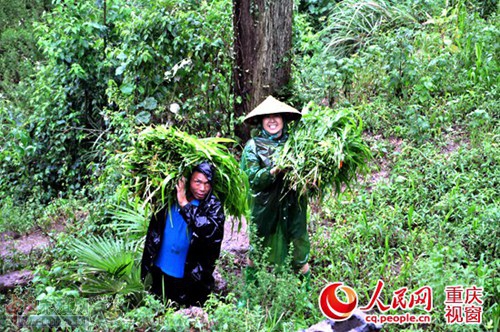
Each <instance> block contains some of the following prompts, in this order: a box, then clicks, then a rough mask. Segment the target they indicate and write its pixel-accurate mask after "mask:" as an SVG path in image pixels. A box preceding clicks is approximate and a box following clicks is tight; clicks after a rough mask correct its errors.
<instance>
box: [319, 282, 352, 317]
mask: <svg viewBox="0 0 500 332" xmlns="http://www.w3.org/2000/svg"><path fill="white" fill-rule="evenodd" d="M337 289H339V290H341V291H343V292H344V294H345V295H346V297H347V301H346V302H344V301H341V300H340V299H339V298H338V296H337ZM357 305H358V296H357V294H356V292H355V291H354V289H352V288H351V287H348V286H344V284H343V283H342V282H336V283H333V284H329V285H327V286H326V287H325V288H323V290H322V291H321V293H320V294H319V307H320V309H321V312H322V313H323V315H325V316H326V317H327V318H330V319H332V320H336V321H343V320H346V319H348V318H349V317H351V315H352V313H353V311H354V309H356V306H357Z"/></svg>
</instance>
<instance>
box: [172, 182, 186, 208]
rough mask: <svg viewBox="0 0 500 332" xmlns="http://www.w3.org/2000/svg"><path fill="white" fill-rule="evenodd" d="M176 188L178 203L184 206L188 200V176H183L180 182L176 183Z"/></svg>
mask: <svg viewBox="0 0 500 332" xmlns="http://www.w3.org/2000/svg"><path fill="white" fill-rule="evenodd" d="M175 189H177V203H179V205H180V206H181V207H184V205H186V204H187V203H189V202H188V200H187V198H186V178H185V177H182V178H181V179H180V180H179V182H177V184H176V185H175Z"/></svg>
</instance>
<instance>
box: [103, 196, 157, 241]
mask: <svg viewBox="0 0 500 332" xmlns="http://www.w3.org/2000/svg"><path fill="white" fill-rule="evenodd" d="M111 214H112V219H113V220H114V221H115V222H114V223H113V224H112V227H113V229H115V230H116V231H117V232H118V234H119V235H122V236H124V235H127V237H129V236H130V235H131V236H132V237H133V238H134V239H140V238H142V237H144V236H145V235H146V233H147V231H148V225H149V219H150V217H151V205H150V204H148V203H146V204H141V202H140V201H139V200H136V201H135V202H133V203H129V205H128V206H118V205H117V206H115V210H114V211H112V212H111Z"/></svg>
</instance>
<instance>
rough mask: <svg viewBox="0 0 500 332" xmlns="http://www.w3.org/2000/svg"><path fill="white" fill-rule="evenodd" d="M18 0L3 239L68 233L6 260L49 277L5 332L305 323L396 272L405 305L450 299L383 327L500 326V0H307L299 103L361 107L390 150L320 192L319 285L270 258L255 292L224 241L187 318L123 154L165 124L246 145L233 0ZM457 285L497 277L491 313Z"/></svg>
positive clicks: (0, 22) (16, 294) (14, 303)
mask: <svg viewBox="0 0 500 332" xmlns="http://www.w3.org/2000/svg"><path fill="white" fill-rule="evenodd" d="M19 3H21V2H20V1H18V2H13V3H12V4H9V3H7V2H6V1H0V7H1V8H0V9H2V10H3V11H1V12H0V40H1V42H2V44H0V69H1V72H2V76H1V77H0V78H1V81H0V232H1V234H2V236H3V237H4V239H5V238H6V239H7V240H11V238H12V237H15V236H19V235H21V234H27V233H30V232H33V231H37V232H43V233H50V232H51V231H52V230H53V229H54V227H55V225H57V226H58V227H59V228H60V229H61V228H63V229H64V231H62V232H57V233H50V236H51V242H50V246H49V247H48V249H46V250H45V251H43V252H42V253H41V254H37V255H33V256H30V255H28V256H26V257H24V256H18V257H17V258H16V257H13V258H8V257H4V256H2V261H1V263H2V272H3V273H7V272H9V271H12V270H15V269H20V268H23V267H24V268H27V269H32V270H34V271H35V277H34V279H33V281H32V283H31V284H30V285H29V286H28V287H24V288H17V289H16V290H14V291H11V292H6V293H2V294H0V303H1V304H2V307H1V309H0V326H1V327H2V330H5V331H7V330H8V331H14V330H19V329H24V330H27V329H28V328H29V327H34V328H35V329H37V328H40V329H41V328H42V327H44V326H49V325H50V326H53V327H56V328H59V329H66V328H68V329H73V330H80V331H87V330H102V329H106V330H120V331H121V330H124V331H130V330H164V331H185V330H188V329H190V328H192V329H195V330H202V331H204V330H213V331H271V330H275V331H296V330H300V329H304V328H307V327H308V326H311V325H313V324H315V323H317V322H319V321H320V320H322V319H323V318H324V317H323V316H322V314H321V312H320V310H319V307H318V296H319V293H320V291H321V289H323V287H325V286H326V285H327V284H328V283H331V282H336V281H340V282H344V283H345V284H346V285H349V286H350V287H352V288H353V289H355V290H356V292H357V294H358V297H359V304H360V305H365V304H367V303H368V301H369V299H370V297H371V295H372V294H373V291H374V289H375V286H376V284H377V282H378V281H379V280H383V281H384V283H385V286H384V288H383V291H382V295H381V299H382V301H383V302H384V303H386V304H387V303H390V300H391V298H392V295H393V292H394V291H396V290H398V289H400V288H403V287H408V290H409V292H412V291H415V290H417V289H419V288H420V287H423V286H430V287H432V290H433V296H434V301H433V303H434V309H433V310H432V312H431V313H430V314H431V315H432V322H431V323H430V324H404V325H397V324H386V325H385V327H384V330H387V331H403V330H405V331H438V332H439V331H443V332H444V331H498V330H499V328H500V306H499V303H500V288H499V285H500V273H499V271H500V258H499V249H500V248H499V246H500V245H499V242H500V241H499V240H498V239H499V238H500V209H499V206H500V201H499V197H500V195H499V189H498V188H500V167H499V158H500V157H499V156H500V147H499V138H500V131H499V128H500V126H499V118H500V116H499V115H500V113H499V109H500V95H499V91H498V83H499V82H498V80H499V76H498V72H499V63H498V61H499V59H500V57H499V54H500V52H499V51H500V44H499V43H498V40H499V35H500V27H499V20H498V3H497V2H496V1H487V0H485V1H482V0H481V1H480V0H477V1H464V0H457V1H445V0H418V1H388V0H374V1H351V0H346V1H341V2H338V3H335V2H331V1H312V0H304V1H300V2H296V6H295V8H294V27H293V29H294V31H293V33H294V40H293V49H292V50H293V54H292V55H293V62H294V65H293V73H292V77H293V79H292V82H291V83H290V86H289V87H288V88H289V89H290V94H291V96H292V97H291V99H290V100H289V101H290V102H291V103H292V104H294V105H302V106H305V105H307V104H308V103H309V102H311V101H312V102H314V103H316V104H317V105H322V106H325V107H329V108H332V109H334V110H347V111H349V112H352V113H353V114H354V113H355V114H357V115H358V116H359V117H360V119H362V121H363V125H364V126H363V128H364V133H363V139H364V140H365V142H366V143H367V144H368V145H369V147H370V150H371V154H373V156H374V159H373V160H372V162H371V163H370V164H369V165H368V166H369V169H370V170H369V172H368V174H366V175H365V176H364V177H362V176H358V178H359V183H358V184H357V185H355V186H353V187H352V188H351V190H343V191H342V193H340V194H338V195H335V196H328V197H323V200H322V202H319V201H312V202H311V208H310V210H309V220H310V223H309V234H310V236H311V242H312V243H311V260H310V264H311V267H312V279H311V282H310V284H309V285H305V283H304V280H301V279H300V278H298V277H297V276H296V275H295V274H293V273H290V269H288V268H287V267H283V268H270V267H268V266H265V265H266V264H265V263H264V261H265V259H264V258H262V261H256V264H257V266H258V267H260V268H259V269H258V272H257V278H256V280H257V281H256V283H251V284H246V283H245V282H244V279H245V278H244V273H245V265H246V264H245V263H244V261H245V259H244V257H240V256H241V253H235V252H228V251H225V252H223V253H222V255H221V258H220V262H219V264H218V271H219V273H220V275H221V280H222V281H221V282H220V284H221V285H222V286H221V289H218V290H217V291H216V292H215V293H214V294H213V295H212V297H211V298H210V299H209V301H208V302H207V303H206V305H205V307H204V308H203V309H204V313H197V312H195V311H191V312H190V313H189V314H187V315H186V314H182V313H181V312H176V308H175V306H173V305H172V304H171V303H162V302H161V301H158V300H157V299H155V298H154V297H153V296H151V295H150V294H149V293H147V292H146V291H145V288H144V285H143V284H142V283H141V282H140V278H139V274H138V260H139V258H140V256H141V250H142V246H143V240H144V235H145V232H146V229H147V225H148V222H149V217H150V214H151V206H149V205H148V204H144V203H143V202H142V201H141V200H139V199H134V198H133V197H132V198H130V197H127V198H126V199H124V197H125V196H124V195H123V192H120V191H119V188H121V187H120V185H121V184H122V182H123V180H124V179H123V178H122V174H121V173H120V172H119V169H120V167H121V164H120V163H121V161H120V160H119V158H116V156H117V155H119V154H121V153H123V152H124V151H127V149H128V148H130V146H131V145H132V144H133V142H135V141H136V139H137V137H138V133H139V132H140V131H141V130H143V129H144V128H145V127H146V126H148V125H154V124H166V125H170V124H175V125H176V126H178V127H179V128H181V129H182V130H185V131H186V132H189V133H190V134H195V135H197V136H198V137H200V138H201V137H207V136H216V134H217V133H220V134H221V135H222V136H223V137H227V138H231V139H235V140H237V138H236V137H234V125H235V124H236V123H237V121H238V119H234V118H233V115H232V111H231V110H232V105H233V97H232V95H231V89H232V87H231V84H232V83H231V74H230V73H231V66H232V54H231V52H232V48H231V43H232V31H231V14H232V13H231V10H230V8H231V2H230V1H228V0H217V1H188V0H182V1H171V0H161V1H121V0H120V1H90V0H89V1H77V2H68V1H53V3H52V4H51V5H49V4H48V2H47V1H33V2H32V6H31V7H30V6H27V5H26V4H25V2H23V6H25V7H22V6H21V5H20V6H21V7H19V6H17V7H18V8H17V7H16V4H19ZM26 3H27V2H26ZM9 6H10V7H9ZM14 7H16V8H17V9H16V10H14V9H12V8H14ZM4 8H11V9H4ZM19 8H21V9H22V10H21V9H19ZM24 9H26V10H27V11H28V12H29V14H23V13H24V12H25V11H24ZM43 11H46V13H45V14H44V15H42V13H43ZM16 13H17V14H16ZM14 14H15V15H14ZM20 17H23V19H21V18H20ZM9 18H12V20H13V21H9ZM33 22H34V23H33ZM32 23H33V24H32ZM17 41H19V42H17ZM35 41H36V42H37V43H38V47H39V51H40V53H39V52H38V51H36V50H35V49H34V46H33V45H34V43H35ZM13 43H16V44H18V45H20V44H22V45H25V46H23V47H22V52H21V51H19V52H14V51H13V49H12V47H11V46H9V45H12V44H13ZM4 45H7V46H8V47H7V48H6V47H5V46H4ZM6 49H8V51H6ZM19 63H23V65H19V66H18V65H17V64H19ZM237 153H238V152H237V151H235V154H237ZM263 256H264V257H265V253H264V255H263ZM451 285H463V286H464V287H472V286H477V287H483V289H484V290H483V297H482V299H483V301H484V303H483V305H482V308H483V312H482V323H481V324H478V325H474V324H472V325H464V324H453V325H449V324H446V319H445V312H446V309H445V304H444V302H445V292H444V289H445V287H446V286H451ZM411 312H412V313H416V314H420V313H421V312H418V311H415V312H413V311H411ZM391 313H394V314H402V313H403V312H402V311H401V310H395V311H394V312H392V311H391ZM28 316H29V318H28ZM23 319H25V320H24V321H23Z"/></svg>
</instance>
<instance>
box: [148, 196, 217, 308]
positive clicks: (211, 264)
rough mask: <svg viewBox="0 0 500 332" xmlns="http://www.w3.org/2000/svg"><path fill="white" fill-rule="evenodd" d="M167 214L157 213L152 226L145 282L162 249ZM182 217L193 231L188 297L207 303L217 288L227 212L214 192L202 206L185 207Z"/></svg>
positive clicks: (186, 273)
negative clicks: (225, 212) (217, 261)
mask: <svg viewBox="0 0 500 332" xmlns="http://www.w3.org/2000/svg"><path fill="white" fill-rule="evenodd" d="M167 212H168V209H167V208H163V209H162V210H160V211H159V212H158V213H155V214H154V215H153V217H152V219H151V222H150V224H149V227H148V233H147V235H146V242H145V246H144V252H143V256H142V261H141V277H142V279H143V280H144V278H145V277H146V275H147V274H148V272H150V271H151V267H152V265H153V262H154V260H155V258H156V255H157V254H158V251H159V250H160V244H161V238H162V235H163V231H164V229H165V221H166V216H167ZM180 214H181V215H182V217H183V218H184V220H185V221H186V222H187V224H188V227H189V228H190V229H191V230H192V231H193V236H192V237H191V243H190V245H189V250H188V255H187V258H186V266H185V269H184V278H183V281H184V282H185V284H186V287H185V288H186V290H187V292H188V293H189V294H187V297H188V298H189V299H190V301H189V302H191V303H196V302H200V303H203V302H204V301H205V300H206V297H207V296H208V294H209V293H210V292H211V290H212V289H213V285H214V278H213V276H212V273H213V271H214V269H215V262H216V260H217V259H218V258H219V254H220V247H221V243H222V237H223V235H224V221H225V216H224V209H223V207H222V204H221V203H220V201H219V200H218V199H217V197H215V195H214V194H213V193H210V194H209V195H208V196H207V198H206V199H204V200H203V201H201V202H200V204H199V205H198V206H194V205H192V204H190V203H188V204H187V205H185V206H184V207H183V208H181V210H180Z"/></svg>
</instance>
